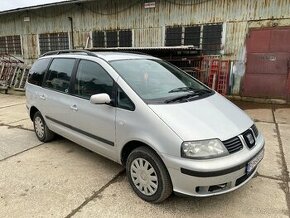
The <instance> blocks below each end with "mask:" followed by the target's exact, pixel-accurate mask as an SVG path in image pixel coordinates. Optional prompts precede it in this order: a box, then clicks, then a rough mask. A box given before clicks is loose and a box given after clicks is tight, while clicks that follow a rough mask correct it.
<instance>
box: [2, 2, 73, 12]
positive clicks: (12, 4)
mask: <svg viewBox="0 0 290 218" xmlns="http://www.w3.org/2000/svg"><path fill="white" fill-rule="evenodd" d="M64 1H69V0H0V11H8V10H13V9H18V8H26V7H31V6H36V5H45V4H50V3H55V2H64Z"/></svg>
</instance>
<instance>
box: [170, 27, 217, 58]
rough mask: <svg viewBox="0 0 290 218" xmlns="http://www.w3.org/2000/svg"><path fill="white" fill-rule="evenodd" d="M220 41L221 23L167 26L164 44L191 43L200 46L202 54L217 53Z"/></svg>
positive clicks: (179, 44)
mask: <svg viewBox="0 0 290 218" xmlns="http://www.w3.org/2000/svg"><path fill="white" fill-rule="evenodd" d="M221 43H222V24H205V25H196V26H183V27H180V26H178V27H167V28H166V30H165V46H182V45H193V46H197V47H200V48H202V51H203V54H208V55H210V54H212V55H215V54H219V53H220V51H221Z"/></svg>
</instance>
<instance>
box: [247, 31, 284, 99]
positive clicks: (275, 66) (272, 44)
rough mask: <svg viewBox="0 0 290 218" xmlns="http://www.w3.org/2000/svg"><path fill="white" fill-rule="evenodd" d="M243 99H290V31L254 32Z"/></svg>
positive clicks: (248, 40)
mask: <svg viewBox="0 0 290 218" xmlns="http://www.w3.org/2000/svg"><path fill="white" fill-rule="evenodd" d="M246 46H247V64H246V74H245V77H244V81H243V90H242V94H243V96H251V97H265V98H282V99H287V98H289V97H290V75H289V74H290V70H289V68H290V27H283V28H267V29H251V30H250V32H249V37H248V38H247V42H246Z"/></svg>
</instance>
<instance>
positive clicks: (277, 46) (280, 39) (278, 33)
mask: <svg viewBox="0 0 290 218" xmlns="http://www.w3.org/2000/svg"><path fill="white" fill-rule="evenodd" d="M289 7H290V3H289ZM270 51H271V52H281V51H283V52H290V28H276V29H273V30H272V32H271V43H270Z"/></svg>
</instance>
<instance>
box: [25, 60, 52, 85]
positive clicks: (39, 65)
mask: <svg viewBox="0 0 290 218" xmlns="http://www.w3.org/2000/svg"><path fill="white" fill-rule="evenodd" d="M50 60H51V59H50V58H45V59H40V60H37V61H36V62H35V63H34V64H33V65H32V67H31V69H30V71H29V75H28V82H29V83H31V84H34V85H37V86H41V85H42V81H43V78H44V74H45V72H46V70H47V67H48V64H49V62H50Z"/></svg>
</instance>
